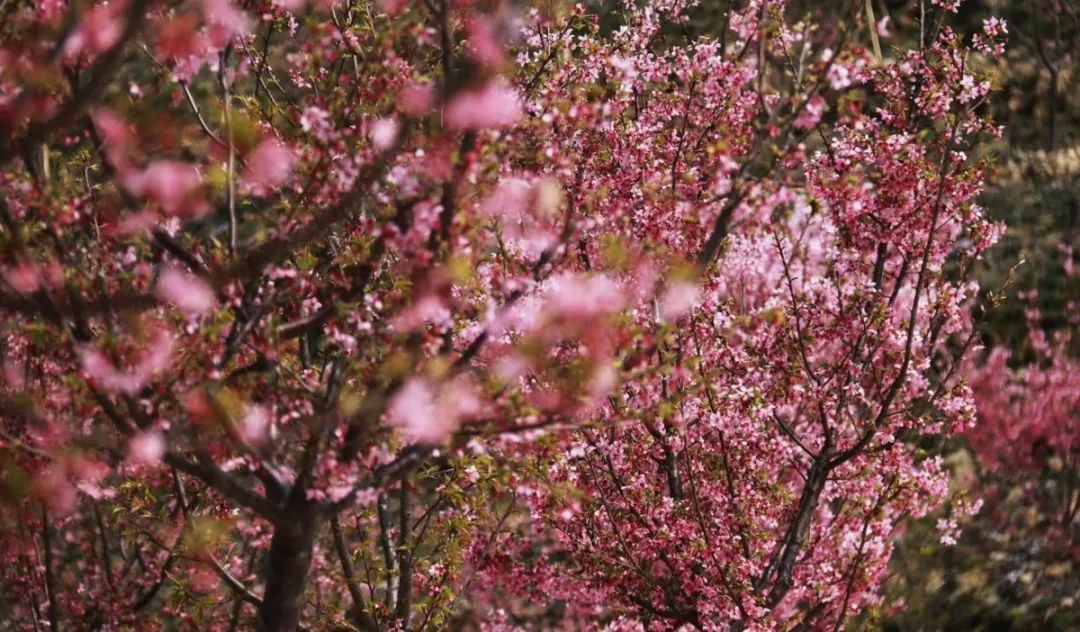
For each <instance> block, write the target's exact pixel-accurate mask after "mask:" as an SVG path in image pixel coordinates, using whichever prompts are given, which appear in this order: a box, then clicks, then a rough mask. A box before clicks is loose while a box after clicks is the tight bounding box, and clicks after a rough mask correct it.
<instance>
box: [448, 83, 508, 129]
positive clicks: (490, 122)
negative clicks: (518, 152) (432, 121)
mask: <svg viewBox="0 0 1080 632" xmlns="http://www.w3.org/2000/svg"><path fill="white" fill-rule="evenodd" d="M520 118H521V99H520V97H519V96H518V94H517V92H516V91H515V90H513V89H512V88H509V87H506V86H505V85H501V84H499V83H497V82H494V81H493V82H489V83H487V84H485V85H484V86H483V87H482V88H479V89H475V90H467V91H464V92H461V93H459V94H458V95H457V96H455V97H454V98H453V99H452V100H451V101H450V103H449V104H447V106H446V109H445V110H444V112H443V120H444V121H445V122H446V125H447V126H448V127H449V128H451V129H457V130H466V129H474V130H475V129H485V128H494V129H499V128H506V127H513V126H514V125H515V124H517V122H518V119H520Z"/></svg>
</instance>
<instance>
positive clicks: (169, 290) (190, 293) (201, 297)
mask: <svg viewBox="0 0 1080 632" xmlns="http://www.w3.org/2000/svg"><path fill="white" fill-rule="evenodd" d="M155 294H156V295H157V297H158V298H159V299H161V300H163V301H165V302H166V303H171V304H172V305H175V306H176V307H177V308H179V309H181V310H183V311H185V312H187V313H189V314H194V315H197V314H205V313H207V312H209V311H212V310H213V309H214V308H215V307H216V306H217V299H216V298H215V297H214V291H213V290H211V289H210V286H209V285H207V284H206V282H205V281H203V280H202V279H199V278H198V277H195V276H193V275H190V274H188V273H186V272H182V271H180V270H179V269H177V268H169V269H167V270H165V271H164V272H162V273H161V277H160V278H159V279H158V283H157V288H156V290H155Z"/></svg>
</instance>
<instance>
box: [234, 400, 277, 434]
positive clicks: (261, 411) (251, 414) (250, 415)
mask: <svg viewBox="0 0 1080 632" xmlns="http://www.w3.org/2000/svg"><path fill="white" fill-rule="evenodd" d="M269 429H270V412H269V411H268V410H267V409H266V407H265V406H260V405H258V404H252V405H249V406H248V407H247V409H246V410H245V411H244V416H243V417H242V418H241V419H240V438H242V439H243V440H244V441H246V442H248V443H261V442H263V441H265V440H266V438H267V432H268V431H269Z"/></svg>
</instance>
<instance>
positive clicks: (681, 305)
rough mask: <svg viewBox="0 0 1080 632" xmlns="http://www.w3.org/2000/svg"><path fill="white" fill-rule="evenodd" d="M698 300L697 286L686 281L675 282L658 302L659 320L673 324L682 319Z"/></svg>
mask: <svg viewBox="0 0 1080 632" xmlns="http://www.w3.org/2000/svg"><path fill="white" fill-rule="evenodd" d="M697 299H698V286H697V285H696V284H694V283H688V282H686V281H676V282H675V283H672V284H671V286H670V287H668V289H667V291H666V292H665V293H664V297H663V299H662V300H661V301H660V319H661V320H662V321H663V322H665V323H673V322H675V321H676V320H678V319H679V318H682V317H683V316H684V315H685V314H686V313H687V312H688V311H690V308H691V307H693V306H694V303H695V302H697Z"/></svg>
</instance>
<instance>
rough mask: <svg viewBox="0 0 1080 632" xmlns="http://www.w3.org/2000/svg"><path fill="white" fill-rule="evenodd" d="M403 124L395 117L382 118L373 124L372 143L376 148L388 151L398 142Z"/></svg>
mask: <svg viewBox="0 0 1080 632" xmlns="http://www.w3.org/2000/svg"><path fill="white" fill-rule="evenodd" d="M400 128H401V125H400V124H399V123H398V121H397V119H395V118H393V117H388V118H381V119H378V120H377V121H375V122H374V123H372V124H371V143H372V144H373V145H374V146H375V149H378V150H380V151H386V150H387V149H390V148H391V147H393V146H394V143H395V142H397V138H398V132H399V130H400Z"/></svg>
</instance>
